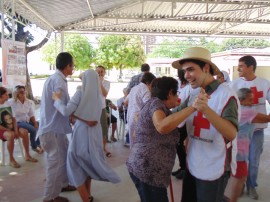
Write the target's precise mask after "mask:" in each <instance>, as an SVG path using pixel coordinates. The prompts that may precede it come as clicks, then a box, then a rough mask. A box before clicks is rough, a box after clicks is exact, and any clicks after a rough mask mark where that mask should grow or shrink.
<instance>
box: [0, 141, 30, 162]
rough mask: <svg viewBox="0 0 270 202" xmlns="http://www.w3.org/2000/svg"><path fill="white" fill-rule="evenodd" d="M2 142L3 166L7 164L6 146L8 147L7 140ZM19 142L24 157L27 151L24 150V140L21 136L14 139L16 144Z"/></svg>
mask: <svg viewBox="0 0 270 202" xmlns="http://www.w3.org/2000/svg"><path fill="white" fill-rule="evenodd" d="M1 142H2V143H1V150H0V151H1V163H0V165H1V166H4V165H6V154H5V150H6V149H5V148H6V142H5V141H1ZM16 142H17V143H18V144H19V146H20V151H21V153H22V157H23V158H25V153H24V150H23V146H22V140H21V138H18V139H15V141H14V144H15V143H16Z"/></svg>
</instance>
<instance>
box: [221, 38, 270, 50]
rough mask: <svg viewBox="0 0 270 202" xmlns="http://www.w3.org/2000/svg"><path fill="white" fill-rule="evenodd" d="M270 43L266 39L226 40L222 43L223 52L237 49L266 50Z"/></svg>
mask: <svg viewBox="0 0 270 202" xmlns="http://www.w3.org/2000/svg"><path fill="white" fill-rule="evenodd" d="M269 46H270V43H269V41H266V40H264V39H239V38H230V39H225V40H223V41H222V43H221V50H222V51H225V50H232V49H237V48H266V47H269Z"/></svg>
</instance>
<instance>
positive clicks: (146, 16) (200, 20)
mask: <svg viewBox="0 0 270 202" xmlns="http://www.w3.org/2000/svg"><path fill="white" fill-rule="evenodd" d="M1 1H2V6H3V8H4V12H5V13H6V14H7V16H9V17H12V12H11V9H10V8H12V3H13V2H14V8H15V11H16V12H17V13H18V14H19V15H21V16H22V17H24V18H25V19H28V20H29V21H30V22H31V23H33V24H36V25H37V26H38V27H40V28H41V29H44V30H49V31H56V32H61V31H65V32H84V33H123V34H124V33H133V34H143V35H145V34H151V35H178V36H190V35H193V36H214V37H226V36H230V37H237V36H238V37H239V36H240V37H265V38H267V37H269V36H270V23H269V22H270V1H268V0H164V1H162V0H151V1H147V0H53V1H52V0H1ZM3 8H2V11H3ZM16 20H17V21H22V20H21V19H16ZM22 23H24V24H27V23H29V22H25V21H23V22H22Z"/></svg>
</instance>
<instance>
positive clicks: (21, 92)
mask: <svg viewBox="0 0 270 202" xmlns="http://www.w3.org/2000/svg"><path fill="white" fill-rule="evenodd" d="M8 102H9V104H10V105H11V107H12V111H13V113H14V114H15V117H16V120H17V125H18V126H19V127H20V128H24V129H26V130H28V132H29V133H30V142H31V147H32V149H33V151H35V152H37V153H39V154H41V153H43V149H42V148H41V146H40V142H39V139H37V140H36V133H37V129H38V122H37V121H36V119H35V115H34V110H33V103H32V101H31V100H29V99H27V98H26V95H25V87H24V86H16V87H15V89H14V91H13V98H12V99H10V100H9V101H8Z"/></svg>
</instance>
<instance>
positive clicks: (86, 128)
mask: <svg viewBox="0 0 270 202" xmlns="http://www.w3.org/2000/svg"><path fill="white" fill-rule="evenodd" d="M98 79H99V78H98V75H97V73H96V72H95V71H94V70H87V71H85V73H84V74H83V76H82V87H81V88H78V90H77V91H76V93H75V94H74V96H73V97H72V99H71V100H70V101H69V103H68V104H67V106H65V105H64V104H63V103H62V101H61V100H60V98H61V92H57V93H54V95H53V99H54V100H55V103H54V106H55V107H56V109H57V110H58V111H59V112H60V113H61V114H63V115H64V116H70V115H71V114H73V115H74V116H75V117H76V119H77V120H76V122H75V125H74V130H73V134H72V138H71V142H70V143H69V147H68V155H67V174H68V178H69V181H70V183H71V184H72V185H74V186H75V187H76V188H77V190H78V192H79V194H80V196H81V199H82V201H83V202H89V201H90V202H91V201H93V196H92V195H91V180H92V179H93V180H99V181H108V182H112V183H118V182H120V178H119V176H118V175H117V174H116V173H115V172H114V171H113V170H112V169H111V168H110V167H109V165H108V164H107V162H106V158H105V155H104V152H103V147H102V130H101V125H100V122H99V120H100V116H101V110H102V107H101V91H100V86H99V80H98Z"/></svg>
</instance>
